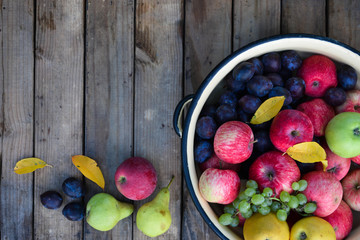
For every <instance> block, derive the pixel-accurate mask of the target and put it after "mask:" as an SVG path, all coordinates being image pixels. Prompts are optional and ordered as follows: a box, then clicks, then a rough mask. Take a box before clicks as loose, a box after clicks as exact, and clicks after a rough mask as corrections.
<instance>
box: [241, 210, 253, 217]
mask: <svg viewBox="0 0 360 240" xmlns="http://www.w3.org/2000/svg"><path fill="white" fill-rule="evenodd" d="M252 215H253V211H252V210H251V209H249V211H247V212H244V213H241V216H243V217H244V218H246V219H247V218H250V217H251V216H252Z"/></svg>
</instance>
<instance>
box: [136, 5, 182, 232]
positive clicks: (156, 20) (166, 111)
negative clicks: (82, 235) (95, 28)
mask: <svg viewBox="0 0 360 240" xmlns="http://www.w3.org/2000/svg"><path fill="white" fill-rule="evenodd" d="M136 4H137V6H136V33H135V42H136V51H135V103H134V104H135V112H134V114H135V116H134V117H135V119H134V124H135V125H134V155H135V156H141V157H145V158H147V159H149V161H151V162H152V163H153V165H154V167H155V169H156V170H157V176H158V185H157V188H156V189H155V192H154V193H153V194H152V195H151V196H150V197H148V198H147V199H146V200H143V201H139V202H136V206H137V208H138V207H139V206H140V205H142V204H143V203H145V202H148V201H150V200H152V199H153V198H154V197H155V195H156V194H157V193H158V192H159V189H160V188H162V187H164V186H166V185H167V184H168V183H169V181H170V179H171V177H172V175H174V176H175V180H174V182H173V183H172V185H171V187H170V196H171V197H170V212H171V214H172V224H171V227H170V229H169V230H168V231H167V232H166V233H165V234H164V235H163V236H162V237H161V239H179V238H180V233H181V228H180V227H181V218H180V216H181V160H180V149H179V144H180V140H179V139H178V137H177V136H176V134H174V130H173V128H172V116H173V111H174V109H175V106H176V104H177V102H178V101H179V100H180V99H181V93H182V88H181V85H182V84H181V83H182V60H183V48H182V36H183V31H182V27H183V25H182V20H183V1H181V0H171V1H170V0H169V1H155V0H151V1H149V0H140V1H136ZM133 229H134V236H133V239H148V238H147V237H146V236H145V235H144V234H142V233H141V232H140V231H139V230H138V229H137V227H136V225H135V223H134V227H133Z"/></svg>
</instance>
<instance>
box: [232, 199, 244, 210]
mask: <svg viewBox="0 0 360 240" xmlns="http://www.w3.org/2000/svg"><path fill="white" fill-rule="evenodd" d="M241 201H242V200H240V198H238V197H237V198H235V200H234V201H233V202H232V205H233V206H234V207H235V208H236V209H239V204H240V202H241Z"/></svg>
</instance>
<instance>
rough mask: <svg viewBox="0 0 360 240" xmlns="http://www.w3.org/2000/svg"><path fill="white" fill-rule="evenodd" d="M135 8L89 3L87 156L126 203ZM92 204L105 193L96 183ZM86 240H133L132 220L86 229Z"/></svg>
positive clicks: (91, 192)
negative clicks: (124, 166) (121, 170)
mask: <svg viewBox="0 0 360 240" xmlns="http://www.w3.org/2000/svg"><path fill="white" fill-rule="evenodd" d="M133 31H134V3H133V2H132V1H122V0H117V1H109V0H107V1H97V0H94V1H89V2H88V8H87V30H86V35H87V37H86V40H87V50H86V53H87V54H86V69H87V73H86V96H85V113H86V114H85V116H86V118H85V124H86V125H85V155H86V156H89V157H91V158H93V159H95V160H96V161H97V162H98V164H99V166H100V168H101V169H102V172H103V175H104V178H105V192H107V193H110V194H111V195H113V196H114V197H115V198H117V199H118V200H120V201H127V202H129V200H126V198H125V197H124V196H122V195H121V194H120V193H119V191H118V190H117V188H116V185H115V182H114V175H115V171H116V169H117V167H118V166H119V164H120V163H121V162H122V161H123V160H125V159H126V158H128V157H130V156H131V154H132V142H133V114H132V112H133V68H134V37H133V36H134V34H133ZM86 182H87V184H86V186H87V199H86V202H87V200H88V199H89V198H90V197H91V196H93V195H94V194H95V193H98V192H101V189H100V188H99V187H97V186H96V185H95V184H94V183H92V182H91V181H86ZM84 234H85V239H132V217H128V218H126V219H123V220H121V221H120V222H119V223H118V224H117V225H116V226H115V228H113V229H112V230H111V231H108V232H100V231H97V230H94V229H93V228H92V227H90V226H89V225H88V224H86V223H85V232H84Z"/></svg>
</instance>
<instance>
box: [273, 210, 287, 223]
mask: <svg viewBox="0 0 360 240" xmlns="http://www.w3.org/2000/svg"><path fill="white" fill-rule="evenodd" d="M276 217H277V218H278V219H279V220H280V221H286V218H287V213H286V211H285V210H283V209H279V210H277V212H276Z"/></svg>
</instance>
